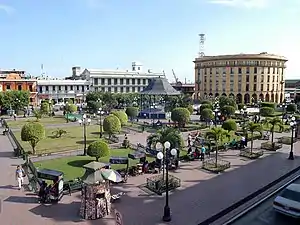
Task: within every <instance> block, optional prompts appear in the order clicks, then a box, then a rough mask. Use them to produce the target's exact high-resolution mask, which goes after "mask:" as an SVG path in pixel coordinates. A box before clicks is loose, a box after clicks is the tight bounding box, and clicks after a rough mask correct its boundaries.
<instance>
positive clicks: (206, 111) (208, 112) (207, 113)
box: [201, 108, 214, 121]
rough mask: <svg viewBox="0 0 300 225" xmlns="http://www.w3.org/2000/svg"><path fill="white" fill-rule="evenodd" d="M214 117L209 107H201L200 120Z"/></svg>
mask: <svg viewBox="0 0 300 225" xmlns="http://www.w3.org/2000/svg"><path fill="white" fill-rule="evenodd" d="M213 118H214V114H213V111H212V110H211V109H209V108H206V109H203V110H202V111H201V119H202V120H205V121H208V120H211V119H213Z"/></svg>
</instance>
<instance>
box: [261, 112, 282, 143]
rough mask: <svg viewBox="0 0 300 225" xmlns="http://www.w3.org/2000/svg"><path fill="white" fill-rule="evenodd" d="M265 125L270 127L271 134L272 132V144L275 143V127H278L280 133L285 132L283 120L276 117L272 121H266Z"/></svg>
mask: <svg viewBox="0 0 300 225" xmlns="http://www.w3.org/2000/svg"><path fill="white" fill-rule="evenodd" d="M263 123H264V124H266V125H267V126H268V128H270V132H271V135H272V136H271V141H272V144H273V143H274V130H275V127H276V126H278V127H279V131H283V128H284V126H283V123H282V120H281V119H279V118H278V117H274V118H272V119H266V120H264V121H263Z"/></svg>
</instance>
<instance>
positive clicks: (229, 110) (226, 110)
mask: <svg viewBox="0 0 300 225" xmlns="http://www.w3.org/2000/svg"><path fill="white" fill-rule="evenodd" d="M221 113H222V114H223V115H225V116H227V117H230V116H232V115H234V113H235V107H233V106H231V105H225V106H223V107H222V108H221Z"/></svg>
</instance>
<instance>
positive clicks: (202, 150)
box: [200, 145, 206, 161]
mask: <svg viewBox="0 0 300 225" xmlns="http://www.w3.org/2000/svg"><path fill="white" fill-rule="evenodd" d="M205 153H206V148H205V147H204V145H202V148H201V154H200V160H201V161H204V156H205Z"/></svg>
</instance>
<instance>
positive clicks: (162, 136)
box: [147, 127, 184, 150]
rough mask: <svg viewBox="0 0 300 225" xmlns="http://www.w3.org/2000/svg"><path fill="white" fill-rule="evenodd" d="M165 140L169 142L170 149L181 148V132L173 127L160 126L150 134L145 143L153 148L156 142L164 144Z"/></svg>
mask: <svg viewBox="0 0 300 225" xmlns="http://www.w3.org/2000/svg"><path fill="white" fill-rule="evenodd" d="M166 141H168V142H170V144H171V147H170V148H171V149H172V148H176V149H178V150H181V149H182V148H183V147H184V141H183V138H182V135H181V133H180V132H179V131H178V130H177V129H174V128H169V127H168V128H162V129H160V130H158V131H157V133H155V134H151V135H149V136H148V138H147V143H148V144H149V145H150V146H151V147H152V148H155V146H156V144H157V143H158V142H160V143H161V144H164V143H165V142H166Z"/></svg>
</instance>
